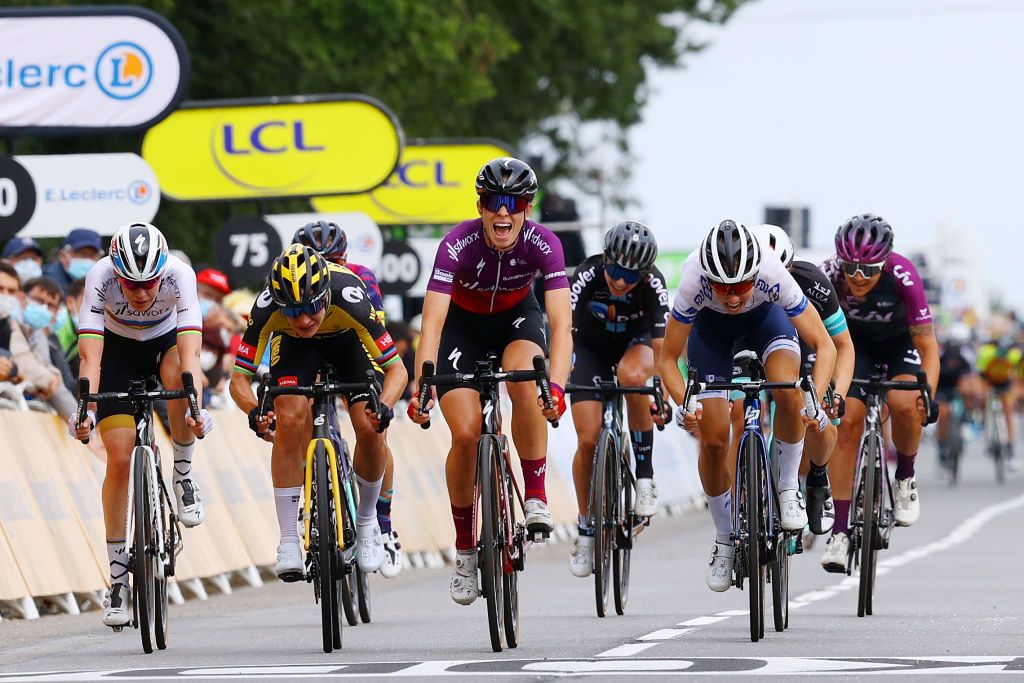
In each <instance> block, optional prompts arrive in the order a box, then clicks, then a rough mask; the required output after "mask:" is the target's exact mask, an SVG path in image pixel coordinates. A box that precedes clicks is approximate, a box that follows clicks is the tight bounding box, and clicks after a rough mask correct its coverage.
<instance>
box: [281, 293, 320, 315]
mask: <svg viewBox="0 0 1024 683" xmlns="http://www.w3.org/2000/svg"><path fill="white" fill-rule="evenodd" d="M326 305H327V297H321V298H320V300H319V301H314V302H313V303H309V304H305V305H303V306H282V307H281V315H283V316H284V317H286V318H298V317H299V316H301V315H302V314H303V313H305V314H306V315H311V316H312V315H316V314H317V313H319V312H320V311H322V310H324V307H325V306H326Z"/></svg>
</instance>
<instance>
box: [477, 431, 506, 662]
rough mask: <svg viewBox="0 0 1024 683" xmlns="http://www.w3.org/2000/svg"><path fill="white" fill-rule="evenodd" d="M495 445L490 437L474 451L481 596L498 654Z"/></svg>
mask: <svg viewBox="0 0 1024 683" xmlns="http://www.w3.org/2000/svg"><path fill="white" fill-rule="evenodd" d="M497 449H498V442H497V439H495V438H494V437H493V436H489V435H485V436H483V437H481V439H480V445H479V447H478V449H477V478H478V481H479V490H480V521H481V527H482V528H481V533H480V553H481V558H480V560H481V562H480V565H481V568H482V572H481V574H482V578H483V586H482V589H483V594H484V598H486V599H487V625H488V627H489V631H490V636H491V649H492V650H494V651H495V652H501V649H502V636H503V633H502V632H503V631H504V623H503V622H504V619H505V615H504V613H503V608H502V602H503V600H502V598H503V590H502V559H501V540H500V539H502V537H503V533H504V529H503V528H502V526H501V519H500V512H499V506H498V491H497V472H495V470H494V463H495V461H496V460H497V457H498V453H497Z"/></svg>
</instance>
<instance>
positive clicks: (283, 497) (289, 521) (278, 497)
mask: <svg viewBox="0 0 1024 683" xmlns="http://www.w3.org/2000/svg"><path fill="white" fill-rule="evenodd" d="M301 498H302V487H301V486H288V487H285V488H277V487H274V507H275V508H277V525H278V527H280V529H281V542H282V543H283V542H285V541H293V542H295V543H298V542H299V527H298V519H299V500H300V499H301Z"/></svg>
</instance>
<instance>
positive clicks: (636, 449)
mask: <svg viewBox="0 0 1024 683" xmlns="http://www.w3.org/2000/svg"><path fill="white" fill-rule="evenodd" d="M629 438H630V440H631V441H632V442H633V458H634V459H635V460H636V478H637V479H653V478H654V463H653V462H652V461H651V457H652V456H653V455H654V430H653V429H648V430H646V431H642V432H635V431H633V430H630V432H629Z"/></svg>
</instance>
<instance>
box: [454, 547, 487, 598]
mask: <svg viewBox="0 0 1024 683" xmlns="http://www.w3.org/2000/svg"><path fill="white" fill-rule="evenodd" d="M477 559H478V558H477V554H476V550H470V551H468V552H465V553H463V552H461V551H460V552H459V553H457V554H456V555H455V569H454V571H452V582H451V585H450V586H449V590H450V591H451V594H452V600H454V601H455V602H457V603H458V604H460V605H472V604H473V602H474V601H475V600H476V599H477V597H478V596H479V595H480V578H479V576H478V575H477V572H476V566H477Z"/></svg>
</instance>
